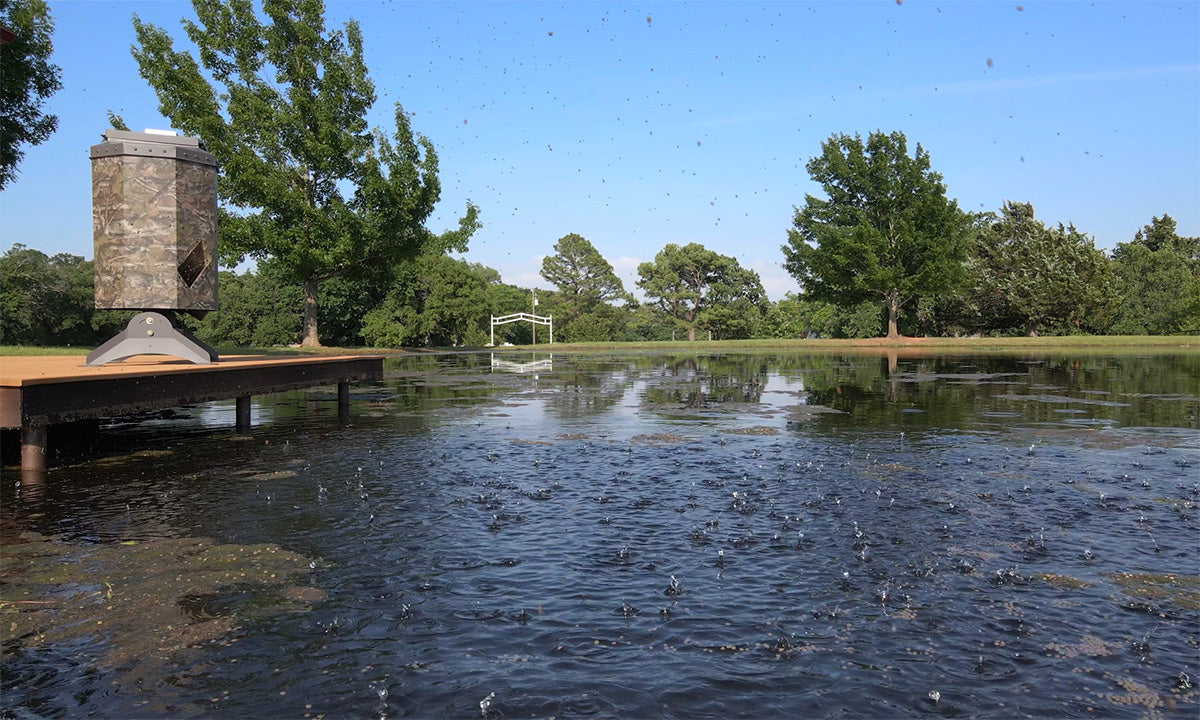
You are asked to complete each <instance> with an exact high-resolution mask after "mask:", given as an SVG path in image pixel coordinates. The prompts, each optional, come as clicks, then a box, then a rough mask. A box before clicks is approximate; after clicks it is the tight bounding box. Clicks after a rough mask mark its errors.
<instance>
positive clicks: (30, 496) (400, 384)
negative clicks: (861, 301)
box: [0, 353, 1200, 718]
mask: <svg viewBox="0 0 1200 720" xmlns="http://www.w3.org/2000/svg"><path fill="white" fill-rule="evenodd" d="M388 363H389V364H388V366H387V372H386V376H385V379H384V380H383V381H382V382H379V383H365V384H361V385H358V386H356V387H355V388H354V399H353V401H352V408H351V418H350V421H349V424H348V425H343V424H341V423H339V420H338V416H337V408H336V399H335V393H334V392H333V390H332V389H324V390H318V391H312V392H307V393H292V394H285V395H275V396H266V397H262V398H256V401H257V404H256V405H255V406H254V409H253V412H254V418H255V423H256V427H255V429H254V431H253V433H252V434H251V435H249V436H238V435H235V434H233V431H232V428H233V425H234V408H233V405H232V403H225V404H222V403H214V404H210V405H204V406H199V407H194V408H183V409H180V410H178V411H175V412H172V413H160V414H157V415H154V416H143V417H138V418H124V419H122V420H121V421H119V422H114V423H112V424H111V425H110V426H108V427H106V428H104V429H103V431H102V433H101V435H100V437H101V441H102V442H103V443H104V445H103V446H102V447H100V448H99V450H98V456H95V457H92V458H90V459H89V460H87V461H80V462H79V463H78V464H67V465H62V466H59V467H55V468H52V469H51V471H50V473H49V476H48V478H47V482H46V483H45V485H44V486H43V487H42V488H40V489H39V488H24V489H22V488H21V487H20V486H19V484H18V483H17V482H16V475H17V474H16V473H15V472H10V471H9V470H6V474H5V481H4V483H3V490H2V492H3V496H2V500H3V506H4V513H3V515H2V516H0V518H2V520H3V523H2V524H0V541H2V542H3V566H2V572H0V590H2V593H0V597H2V598H3V601H2V602H0V610H2V614H0V626H2V627H3V635H2V640H3V649H4V657H3V666H2V669H3V680H2V682H3V687H2V690H3V717H6V718H8V717H11V718H41V717H47V718H58V717H81V716H85V715H90V716H102V717H129V718H136V717H161V716H165V715H171V716H179V717H218V718H219V717H230V718H235V717H237V718H240V717H294V718H320V717H364V718H367V717H369V718H398V717H456V718H469V717H475V718H481V717H482V718H550V717H554V718H571V717H621V718H634V717H637V718H642V717H647V718H649V717H657V718H732V717H747V718H770V717H898V716H926V715H927V716H948V717H954V716H958V717H995V718H1008V717H1047V716H1051V717H1118V718H1123V717H1128V718H1140V717H1181V718H1182V717H1186V718H1195V717H1196V716H1197V712H1198V709H1200V690H1197V685H1200V665H1198V660H1197V658H1198V657H1200V547H1198V542H1197V538H1200V520H1198V517H1200V513H1198V511H1197V508H1196V504H1197V502H1200V398H1198V397H1197V393H1198V388H1197V378H1200V356H1198V355H1197V354H1195V353H1191V354H1186V355H1184V354H1180V355H1150V354H1147V355H1126V356H1116V357H1104V356H1092V355H1062V356H1059V355H1055V356H1051V355H1028V356H945V357H921V356H914V357H905V356H900V357H896V356H893V357H892V358H890V359H889V358H887V357H881V356H870V355H863V356H841V355H820V354H817V355H804V354H773V353H753V354H736V353H722V354H712V355H709V354H676V355H658V354H652V353H644V354H561V353H560V354H554V355H548V354H544V353H538V354H537V355H531V354H524V355H521V354H504V355H500V354H497V355H494V356H493V355H491V354H487V353H476V354H470V353H464V354H444V355H421V356H415V357H406V358H401V359H398V360H389V361H388Z"/></svg>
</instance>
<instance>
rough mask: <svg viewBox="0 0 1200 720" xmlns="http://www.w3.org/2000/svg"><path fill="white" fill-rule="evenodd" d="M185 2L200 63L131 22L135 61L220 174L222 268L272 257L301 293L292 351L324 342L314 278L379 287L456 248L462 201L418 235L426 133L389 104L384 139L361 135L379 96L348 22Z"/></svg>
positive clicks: (286, 2) (287, 7) (265, 5)
mask: <svg viewBox="0 0 1200 720" xmlns="http://www.w3.org/2000/svg"><path fill="white" fill-rule="evenodd" d="M192 5H193V7H194V9H195V11H196V15H197V18H198V20H199V22H198V23H196V22H192V21H190V20H184V21H183V23H182V24H183V27H184V30H185V32H186V34H187V36H188V38H189V39H190V40H191V42H192V43H193V44H194V45H195V47H196V50H197V53H198V55H199V58H200V60H199V62H197V61H196V59H195V58H194V57H193V56H192V55H191V54H190V53H188V52H183V51H176V50H175V48H174V44H173V41H172V39H171V37H170V36H169V35H168V34H167V32H166V31H164V30H162V29H161V28H158V27H156V26H154V25H150V24H147V23H143V22H142V21H141V20H140V19H138V18H137V16H136V15H135V16H134V21H133V22H134V28H135V30H136V34H137V46H136V47H135V48H134V51H133V56H134V58H135V59H136V60H137V63H138V68H139V70H140V73H141V75H142V77H143V78H145V79H146V81H147V82H148V83H149V84H150V86H151V87H152V88H153V89H154V91H155V93H156V94H157V96H158V99H159V103H160V105H159V109H160V111H161V112H162V113H163V115H164V116H166V117H167V118H169V119H170V121H171V123H172V124H173V125H174V126H175V127H177V128H179V129H181V130H183V131H184V132H186V133H187V134H189V135H194V136H196V137H199V138H200V139H201V140H202V141H203V142H204V143H205V146H206V148H207V149H208V151H209V152H211V153H213V155H215V156H216V158H217V161H218V163H219V164H220V166H221V168H222V170H223V173H222V175H221V177H220V179H219V180H218V192H219V194H220V197H221V199H222V200H223V202H224V203H225V210H226V212H224V213H223V214H222V218H221V220H222V223H221V229H220V233H221V237H220V241H221V250H222V255H223V260H224V261H225V262H226V263H227V264H231V263H236V262H239V261H241V260H242V259H244V258H245V257H246V256H250V257H254V258H257V259H264V258H268V257H271V258H274V259H275V260H276V261H277V262H278V263H279V267H280V268H281V269H282V270H283V271H284V272H286V274H287V275H288V276H289V277H290V278H291V279H292V280H293V281H295V282H297V283H298V284H300V285H301V287H303V289H304V324H303V327H304V332H303V339H302V344H304V345H309V346H312V345H319V344H320V342H319V339H318V329H317V328H318V307H319V291H320V285H321V283H323V282H324V281H326V280H329V279H330V278H334V277H348V278H354V279H357V278H366V279H370V280H371V281H373V282H378V283H383V282H384V281H385V280H386V278H387V276H388V275H389V274H390V273H391V272H392V271H393V270H394V268H395V267H396V266H397V265H398V264H399V263H401V262H403V261H406V260H410V259H412V258H414V257H416V256H417V255H419V254H420V253H422V252H428V251H429V250H430V249H431V248H437V251H439V252H442V251H444V250H445V249H456V250H465V249H466V244H467V241H468V239H469V238H470V236H471V234H472V233H473V232H474V230H475V229H476V228H477V227H478V222H477V210H476V208H475V207H474V206H473V205H471V204H470V203H468V205H467V211H466V214H465V215H464V216H463V217H462V218H461V219H460V220H459V226H458V228H457V229H455V230H452V231H448V232H446V233H445V234H443V235H441V236H434V235H433V234H432V233H431V232H429V231H428V230H427V229H426V228H425V222H426V221H427V219H428V218H429V216H430V214H431V213H432V212H433V209H434V206H435V205H436V203H437V201H438V198H439V196H440V193H441V185H440V183H439V181H438V176H437V173H438V160H437V153H436V152H435V151H434V148H433V145H432V143H431V142H430V141H429V140H428V138H426V137H424V136H421V135H418V136H416V137H415V138H414V136H413V132H412V129H411V127H410V124H409V120H408V115H407V114H406V113H405V112H404V110H403V108H401V107H400V105H399V104H398V103H397V104H396V106H395V113H394V121H395V131H394V133H393V134H392V136H391V138H390V139H389V138H388V137H387V136H386V135H385V134H384V133H383V132H381V131H379V130H375V131H373V132H372V131H369V130H368V128H367V122H366V119H365V118H366V115H367V112H368V110H370V108H371V106H372V104H373V103H374V101H375V89H374V85H373V84H372V82H371V80H370V79H369V78H368V76H367V68H366V66H365V64H364V63H363V45H362V33H361V31H360V30H359V27H358V24H357V23H356V22H353V21H351V22H348V23H347V24H346V25H345V27H344V28H343V29H341V30H335V31H332V32H327V31H326V28H325V18H324V4H323V3H322V2H320V0H262V8H261V10H262V12H261V15H262V16H265V18H266V19H267V20H269V22H267V23H265V24H264V23H262V22H260V19H259V18H260V14H259V13H258V12H257V11H256V8H255V5H254V3H253V2H252V0H193V2H192ZM210 78H211V82H210V80H209V79H210Z"/></svg>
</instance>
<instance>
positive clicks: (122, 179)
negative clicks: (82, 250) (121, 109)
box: [87, 130, 217, 365]
mask: <svg viewBox="0 0 1200 720" xmlns="http://www.w3.org/2000/svg"><path fill="white" fill-rule="evenodd" d="M90 156H91V161H92V235H93V240H94V244H95V261H94V265H95V273H96V280H95V289H96V308H97V309H100V310H107V309H112V310H140V311H142V312H140V313H138V314H137V315H136V316H134V318H133V319H132V320H130V321H129V325H128V326H127V327H126V328H125V330H124V331H122V332H121V333H120V334H118V335H117V336H116V337H114V338H112V339H111V340H109V341H108V342H106V343H104V344H103V345H101V346H100V347H98V348H96V349H95V350H93V351H92V352H91V353H90V354H89V355H88V356H87V364H88V365H103V364H105V363H109V362H116V361H119V360H124V359H125V358H128V357H132V356H134V355H173V356H175V357H178V358H181V359H183V360H186V361H188V362H192V363H196V364H201V365H204V364H208V363H211V362H213V361H215V360H216V359H217V353H216V352H215V351H214V350H213V349H212V348H210V347H209V346H207V345H205V344H204V343H202V342H200V341H199V340H197V339H196V338H195V337H194V336H193V335H192V334H191V333H190V332H188V331H187V329H185V328H183V327H177V326H176V323H175V322H173V320H177V319H178V313H181V312H186V313H188V314H191V315H194V316H195V317H204V315H206V314H207V313H208V312H209V311H212V310H216V309H217V162H216V158H215V157H214V156H213V155H212V154H211V153H209V152H207V151H205V150H204V149H203V148H202V147H201V146H200V141H199V140H197V139H196V138H191V137H183V136H177V135H175V134H174V133H169V132H162V131H147V132H140V133H139V132H128V131H124V130H107V131H105V133H104V142H102V143H99V144H98V145H93V146H92V147H91V153H90Z"/></svg>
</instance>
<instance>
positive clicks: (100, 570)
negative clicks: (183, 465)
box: [0, 533, 325, 680]
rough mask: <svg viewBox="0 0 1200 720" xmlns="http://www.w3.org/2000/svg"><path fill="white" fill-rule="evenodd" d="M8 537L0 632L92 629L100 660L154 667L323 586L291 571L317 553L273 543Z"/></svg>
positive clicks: (9, 635) (61, 637) (17, 643)
mask: <svg viewBox="0 0 1200 720" xmlns="http://www.w3.org/2000/svg"><path fill="white" fill-rule="evenodd" d="M21 540H22V541H21V542H19V543H15V544H12V543H10V544H6V546H5V548H4V554H3V560H2V563H0V589H2V590H3V598H4V600H3V601H0V641H2V642H3V643H4V645H5V647H6V648H18V647H20V648H36V647H39V646H43V645H48V644H52V643H60V642H63V641H66V640H70V639H72V638H79V637H85V636H91V635H97V636H102V637H104V638H105V639H106V640H107V643H106V645H105V649H104V650H103V651H101V653H100V654H99V655H98V657H97V661H98V662H99V663H101V664H103V665H105V666H109V667H124V668H126V669H129V675H130V678H131V679H132V680H142V679H145V678H148V677H157V676H160V675H161V673H162V672H163V668H165V667H166V666H167V664H169V663H170V662H173V661H176V660H180V659H181V657H180V656H181V655H182V654H184V653H185V651H187V650H188V649H189V648H195V647H198V646H200V645H202V644H206V643H211V642H221V641H223V642H232V641H235V640H236V638H235V637H233V636H232V633H233V632H234V631H235V630H236V629H237V628H238V627H240V626H241V625H242V623H244V622H246V621H248V620H251V619H256V618H260V617H263V616H266V615H271V614H275V613H281V612H294V611H302V610H306V609H308V608H309V607H310V604H311V603H313V602H316V601H319V600H321V599H322V598H324V597H325V591H323V590H320V589H318V588H314V587H311V586H307V585H301V584H297V583H296V580H297V579H298V578H300V577H301V576H303V575H304V574H306V573H308V572H309V571H310V570H311V569H312V567H311V565H312V564H313V561H310V560H309V559H308V558H306V557H304V556H302V555H298V554H296V553H293V552H289V551H287V550H283V549H281V548H279V547H277V546H274V545H265V544H264V545H229V544H224V545H223V544H217V543H214V542H213V541H212V540H209V539H206V538H164V539H156V540H142V541H136V542H135V541H127V542H122V543H112V544H79V543H68V542H64V541H61V540H56V539H54V538H50V537H45V536H41V535H38V534H36V533H25V534H24V535H23V536H22V537H21Z"/></svg>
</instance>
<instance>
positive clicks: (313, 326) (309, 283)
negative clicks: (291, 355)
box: [300, 277, 321, 347]
mask: <svg viewBox="0 0 1200 720" xmlns="http://www.w3.org/2000/svg"><path fill="white" fill-rule="evenodd" d="M300 347H321V341H320V340H319V339H318V338H317V279H316V278H311V277H310V278H307V279H305V281H304V337H303V339H301V340H300Z"/></svg>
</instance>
